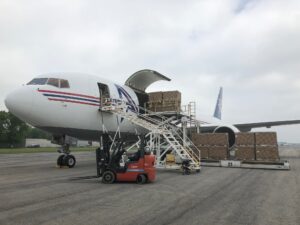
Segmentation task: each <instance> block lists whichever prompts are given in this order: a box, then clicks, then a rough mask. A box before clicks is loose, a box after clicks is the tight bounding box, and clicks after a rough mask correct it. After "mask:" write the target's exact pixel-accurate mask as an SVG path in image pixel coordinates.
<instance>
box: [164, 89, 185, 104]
mask: <svg viewBox="0 0 300 225" xmlns="http://www.w3.org/2000/svg"><path fill="white" fill-rule="evenodd" d="M163 101H176V102H178V101H179V102H181V93H180V92H179V91H164V92H163Z"/></svg>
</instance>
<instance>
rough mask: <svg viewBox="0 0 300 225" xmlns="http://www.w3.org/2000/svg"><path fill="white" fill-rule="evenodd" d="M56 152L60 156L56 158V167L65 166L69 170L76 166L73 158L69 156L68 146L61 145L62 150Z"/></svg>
mask: <svg viewBox="0 0 300 225" xmlns="http://www.w3.org/2000/svg"><path fill="white" fill-rule="evenodd" d="M58 152H59V153H62V154H61V155H60V156H59V157H58V158H57V166H59V167H63V166H67V167H69V168H73V167H74V166H75V165H76V158H75V156H74V155H71V154H70V145H68V144H65V145H63V146H62V148H61V149H59V150H58Z"/></svg>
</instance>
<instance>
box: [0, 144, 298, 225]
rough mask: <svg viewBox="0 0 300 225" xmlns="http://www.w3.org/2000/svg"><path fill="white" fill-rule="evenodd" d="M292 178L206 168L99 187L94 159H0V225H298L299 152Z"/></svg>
mask: <svg viewBox="0 0 300 225" xmlns="http://www.w3.org/2000/svg"><path fill="white" fill-rule="evenodd" d="M281 152H282V156H283V158H284V159H288V160H289V161H290V164H291V167H292V169H291V170H290V171H273V170H252V169H237V168H236V169H234V168H217V167H205V168H203V169H202V171H201V173H200V174H192V175H188V176H183V175H181V173H179V172H178V171H158V172H157V180H156V181H155V182H154V183H150V184H146V185H137V184H135V183H115V184H102V183H101V182H100V180H99V179H98V178H94V177H93V176H95V175H96V168H95V154H94V153H93V152H84V153H75V156H76V158H77V161H78V162H77V166H76V167H75V168H73V169H68V168H62V169H60V168H57V167H56V164H55V163H56V158H57V154H55V153H34V154H15V155H0V224H22V225H26V224H38V225H42V224H47V225H52V224H70V225H71V224H72V225H75V224H86V225H88V224H110V225H111V224H113V225H117V224H128V225H129V224H138V225H143V224H156V225H159V224H185V225H186V224H197V225H198V224H201V225H205V224H209V225H212V224H218V225H220V224H230V225H234V224H236V225H245V224H249V225H256V224H257V225H264V224H266V225H267V224H268V225H269V224H272V225H277V224H285V225H287V224H288V225H299V224H300V150H298V149H285V150H284V151H281Z"/></svg>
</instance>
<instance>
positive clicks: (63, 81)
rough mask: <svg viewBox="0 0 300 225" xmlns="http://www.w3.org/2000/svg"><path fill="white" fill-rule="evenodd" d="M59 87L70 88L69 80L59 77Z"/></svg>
mask: <svg viewBox="0 0 300 225" xmlns="http://www.w3.org/2000/svg"><path fill="white" fill-rule="evenodd" d="M60 88H70V85H69V81H67V80H62V79H61V80H60Z"/></svg>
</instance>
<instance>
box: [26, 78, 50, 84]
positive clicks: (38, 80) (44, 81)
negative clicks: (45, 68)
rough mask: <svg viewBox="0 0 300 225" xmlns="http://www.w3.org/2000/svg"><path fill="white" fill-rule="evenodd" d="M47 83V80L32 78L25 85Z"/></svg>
mask: <svg viewBox="0 0 300 225" xmlns="http://www.w3.org/2000/svg"><path fill="white" fill-rule="evenodd" d="M47 81H48V78H34V79H33V80H32V81H30V82H29V83H28V84H27V85H44V84H46V83H47Z"/></svg>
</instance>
